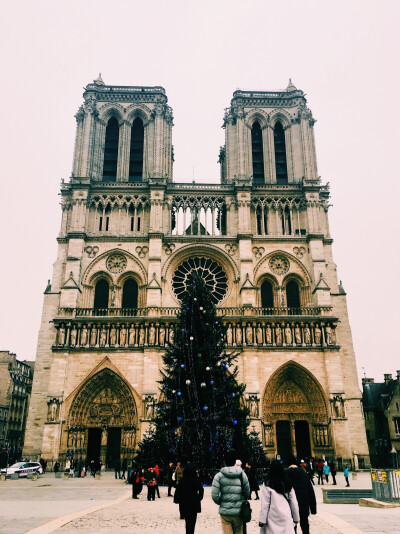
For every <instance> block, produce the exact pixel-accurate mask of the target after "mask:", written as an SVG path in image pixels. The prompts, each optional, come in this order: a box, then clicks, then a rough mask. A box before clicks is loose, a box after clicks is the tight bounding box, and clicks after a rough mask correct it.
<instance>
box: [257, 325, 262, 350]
mask: <svg viewBox="0 0 400 534" xmlns="http://www.w3.org/2000/svg"><path fill="white" fill-rule="evenodd" d="M256 338H257V344H258V345H262V342H263V335H262V328H261V325H260V323H258V324H257V328H256Z"/></svg>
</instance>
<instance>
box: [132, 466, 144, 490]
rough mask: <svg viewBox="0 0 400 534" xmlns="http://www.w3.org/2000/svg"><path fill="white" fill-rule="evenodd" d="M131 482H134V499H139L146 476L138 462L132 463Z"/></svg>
mask: <svg viewBox="0 0 400 534" xmlns="http://www.w3.org/2000/svg"><path fill="white" fill-rule="evenodd" d="M129 482H130V484H132V499H138V498H139V497H138V495H139V493H140V492H141V491H142V488H143V482H144V476H143V472H142V470H141V469H140V468H139V467H138V466H137V465H136V464H133V465H132V470H131V473H130V477H129Z"/></svg>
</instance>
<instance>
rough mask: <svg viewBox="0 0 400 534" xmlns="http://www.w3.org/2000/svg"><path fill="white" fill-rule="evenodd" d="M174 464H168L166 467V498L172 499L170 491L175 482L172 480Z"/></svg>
mask: <svg viewBox="0 0 400 534" xmlns="http://www.w3.org/2000/svg"><path fill="white" fill-rule="evenodd" d="M174 471H175V469H174V463H173V462H169V464H168V467H167V484H168V497H172V493H171V489H172V488H174V487H175V482H174V479H173V474H174Z"/></svg>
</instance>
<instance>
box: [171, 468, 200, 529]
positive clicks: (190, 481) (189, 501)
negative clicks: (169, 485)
mask: <svg viewBox="0 0 400 534" xmlns="http://www.w3.org/2000/svg"><path fill="white" fill-rule="evenodd" d="M203 495H204V489H203V486H202V485H201V482H200V480H199V478H198V476H197V473H196V469H195V467H194V465H193V464H190V463H189V464H187V465H186V467H185V470H184V471H183V476H182V479H181V480H180V482H179V484H178V486H177V488H176V491H175V495H174V503H176V504H179V509H180V511H181V514H182V515H183V517H184V519H185V525H186V534H194V529H195V527H196V520H197V514H198V513H200V512H201V504H200V501H201V500H202V499H203Z"/></svg>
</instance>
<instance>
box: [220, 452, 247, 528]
mask: <svg viewBox="0 0 400 534" xmlns="http://www.w3.org/2000/svg"><path fill="white" fill-rule="evenodd" d="M235 462H236V459H235V454H234V453H229V454H228V455H227V458H226V464H227V467H223V468H222V469H221V470H220V471H219V473H217V474H216V475H215V477H214V480H213V483H212V489H211V497H212V500H213V501H214V502H215V503H216V504H218V505H219V514H220V516H221V524H222V532H223V534H242V533H243V521H242V519H241V517H240V509H241V507H242V502H243V501H244V497H243V493H242V483H241V479H242V480H243V490H244V494H245V497H246V499H248V498H249V497H250V485H249V481H248V479H247V476H246V473H245V472H244V471H243V469H242V468H241V467H240V465H241V462H240V461H237V462H236V465H235ZM238 464H239V465H238Z"/></svg>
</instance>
